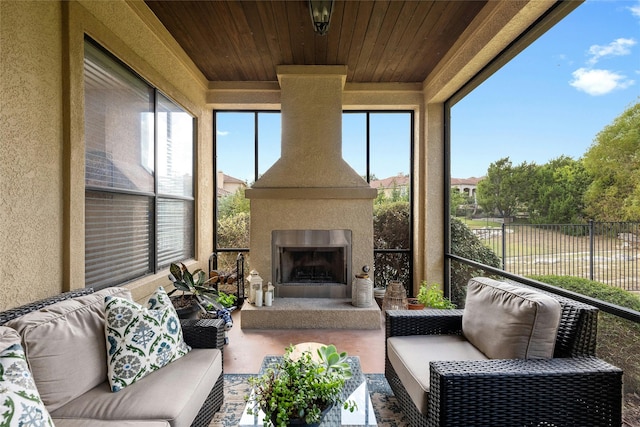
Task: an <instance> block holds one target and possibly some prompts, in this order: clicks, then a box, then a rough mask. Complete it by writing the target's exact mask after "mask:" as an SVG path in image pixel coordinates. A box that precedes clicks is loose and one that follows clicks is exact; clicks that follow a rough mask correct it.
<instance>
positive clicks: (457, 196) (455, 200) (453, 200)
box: [449, 187, 473, 216]
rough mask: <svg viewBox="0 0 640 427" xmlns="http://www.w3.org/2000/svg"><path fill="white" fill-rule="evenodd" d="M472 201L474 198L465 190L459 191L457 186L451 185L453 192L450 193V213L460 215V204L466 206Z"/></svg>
mask: <svg viewBox="0 0 640 427" xmlns="http://www.w3.org/2000/svg"><path fill="white" fill-rule="evenodd" d="M471 203H473V200H472V199H471V197H467V195H466V194H465V193H464V192H462V191H459V190H458V189H457V188H455V187H451V192H450V193H449V213H450V214H451V215H452V216H457V215H458V210H459V209H460V206H465V207H466V206H467V205H469V204H471Z"/></svg>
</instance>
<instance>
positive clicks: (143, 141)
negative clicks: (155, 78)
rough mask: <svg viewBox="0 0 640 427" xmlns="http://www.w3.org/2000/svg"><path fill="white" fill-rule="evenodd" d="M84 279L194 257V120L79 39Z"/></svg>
mask: <svg viewBox="0 0 640 427" xmlns="http://www.w3.org/2000/svg"><path fill="white" fill-rule="evenodd" d="M84 82H85V283H86V286H91V287H95V288H103V287H106V286H113V285H117V284H121V283H123V282H126V281H130V280H133V279H136V278H139V277H142V276H144V275H146V274H151V273H155V272H156V271H158V270H160V269H162V268H165V267H167V266H168V265H169V264H170V263H171V262H175V261H179V260H184V259H187V258H192V257H193V256H194V227H195V225H194V224H195V222H194V198H193V155H194V118H193V117H192V116H191V115H190V114H188V113H187V112H186V111H184V110H183V109H182V108H180V107H179V106H178V105H176V104H175V103H174V102H173V101H171V100H170V99H168V98H167V97H165V96H164V95H162V94H161V93H160V92H159V91H158V90H157V89H155V88H153V87H152V86H150V85H149V84H147V83H146V82H145V81H144V80H142V79H141V78H140V77H139V76H137V75H136V74H134V73H133V72H132V71H130V70H129V69H128V68H127V67H126V66H124V65H122V64H121V63H120V62H119V61H117V60H116V59H114V58H113V57H112V56H110V55H109V54H108V53H106V52H104V51H103V50H102V49H101V48H99V47H98V46H97V45H96V44H94V43H93V42H91V41H88V40H87V41H85V61H84Z"/></svg>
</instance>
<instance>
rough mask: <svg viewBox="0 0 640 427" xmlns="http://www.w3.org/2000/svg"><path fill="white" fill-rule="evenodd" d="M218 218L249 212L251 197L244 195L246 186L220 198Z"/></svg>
mask: <svg viewBox="0 0 640 427" xmlns="http://www.w3.org/2000/svg"><path fill="white" fill-rule="evenodd" d="M217 204H218V218H226V217H229V216H233V215H235V214H238V213H240V212H245V213H249V210H250V203H249V199H247V198H246V197H245V196H244V188H241V189H238V190H237V191H236V192H235V193H233V194H229V195H227V196H223V197H220V198H218V203H217Z"/></svg>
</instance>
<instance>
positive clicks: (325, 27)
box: [309, 0, 334, 36]
mask: <svg viewBox="0 0 640 427" xmlns="http://www.w3.org/2000/svg"><path fill="white" fill-rule="evenodd" d="M333 1H334V0H309V11H310V12H311V21H312V22H313V30H314V31H315V32H316V34H319V35H321V36H324V35H325V34H327V32H328V31H329V21H330V20H331V11H332V9H333Z"/></svg>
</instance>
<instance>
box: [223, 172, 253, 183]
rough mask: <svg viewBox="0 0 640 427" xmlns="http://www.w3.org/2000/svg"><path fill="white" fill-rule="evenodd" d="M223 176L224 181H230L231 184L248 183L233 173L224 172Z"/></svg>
mask: <svg viewBox="0 0 640 427" xmlns="http://www.w3.org/2000/svg"><path fill="white" fill-rule="evenodd" d="M222 176H223V177H224V182H225V183H229V184H245V185H246V184H247V183H246V182H244V181H243V180H241V179H240V178H235V177H233V176H231V175H227V174H226V173H223V174H222Z"/></svg>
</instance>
